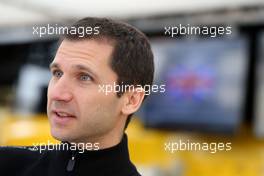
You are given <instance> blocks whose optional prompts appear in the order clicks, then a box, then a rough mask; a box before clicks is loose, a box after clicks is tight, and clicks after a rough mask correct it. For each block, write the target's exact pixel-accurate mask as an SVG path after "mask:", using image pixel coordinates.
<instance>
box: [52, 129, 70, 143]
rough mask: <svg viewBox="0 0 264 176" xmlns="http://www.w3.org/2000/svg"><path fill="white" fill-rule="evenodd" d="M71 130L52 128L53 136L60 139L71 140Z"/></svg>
mask: <svg viewBox="0 0 264 176" xmlns="http://www.w3.org/2000/svg"><path fill="white" fill-rule="evenodd" d="M69 133H70V132H69V131H63V130H58V129H51V136H52V137H53V138H54V139H56V140H58V141H69V140H70V136H69Z"/></svg>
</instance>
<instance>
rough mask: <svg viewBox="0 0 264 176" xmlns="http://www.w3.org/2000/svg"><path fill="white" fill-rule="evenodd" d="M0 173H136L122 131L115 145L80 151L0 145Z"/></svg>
mask: <svg viewBox="0 0 264 176" xmlns="http://www.w3.org/2000/svg"><path fill="white" fill-rule="evenodd" d="M0 173H1V174H0V175H7V176H16V175H19V176H71V175H72V176H84V175H85V176H140V174H139V173H138V172H137V169H136V167H135V166H134V165H133V164H132V163H131V161H130V159H129V153H128V148H127V136H126V135H124V137H123V139H122V141H121V142H120V143H119V144H118V145H116V146H113V147H111V148H107V149H102V150H98V151H85V152H84V153H80V152H78V151H71V150H49V151H48V150H45V151H42V152H40V151H38V150H34V149H33V148H29V147H21V148H18V147H0Z"/></svg>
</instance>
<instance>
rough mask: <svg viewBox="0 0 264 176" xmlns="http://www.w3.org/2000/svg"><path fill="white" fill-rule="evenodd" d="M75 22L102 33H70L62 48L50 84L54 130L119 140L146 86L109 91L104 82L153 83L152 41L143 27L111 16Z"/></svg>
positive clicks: (62, 135)
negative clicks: (130, 24)
mask: <svg viewBox="0 0 264 176" xmlns="http://www.w3.org/2000/svg"><path fill="white" fill-rule="evenodd" d="M72 27H75V28H78V27H84V28H86V27H90V28H97V29H98V30H99V34H85V35H84V36H83V37H80V35H78V34H67V35H66V36H65V38H64V40H63V41H62V43H61V45H60V47H59V49H58V51H57V54H56V57H55V59H54V60H53V62H52V64H51V68H50V69H51V72H52V74H53V76H52V79H51V81H50V83H49V88H48V105H47V113H48V117H49V121H50V124H51V133H52V135H53V136H54V137H55V138H57V139H59V140H65V141H70V142H85V141H86V142H87V141H91V142H99V141H103V140H105V139H107V138H109V139H110V140H111V139H114V138H117V139H118V138H120V137H121V136H122V134H123V130H124V128H126V125H127V124H128V122H129V120H130V117H131V115H132V114H133V113H134V112H135V111H137V110H138V108H139V107H140V105H141V103H142V101H143V99H144V97H145V94H144V91H142V90H140V89H133V91H120V92H115V91H112V92H110V93H108V94H107V95H106V94H105V93H104V92H102V91H99V87H100V86H101V87H103V86H106V85H109V86H113V85H114V83H115V84H118V85H140V86H142V87H144V86H145V85H151V84H152V81H153V74H154V63H153V54H152V51H151V48H150V44H149V42H148V40H147V38H146V37H145V35H144V34H143V33H141V32H140V31H138V30H137V29H135V28H133V27H131V26H129V25H127V24H124V23H120V22H116V21H113V20H110V19H105V18H85V19H82V20H80V21H78V22H77V23H75V24H74V25H73V26H72ZM106 143H107V142H106Z"/></svg>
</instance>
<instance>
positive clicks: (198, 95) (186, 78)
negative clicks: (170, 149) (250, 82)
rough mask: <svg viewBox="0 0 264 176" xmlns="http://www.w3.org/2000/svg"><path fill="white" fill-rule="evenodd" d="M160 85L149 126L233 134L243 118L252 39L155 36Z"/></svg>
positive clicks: (147, 109)
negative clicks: (161, 91) (248, 56)
mask: <svg viewBox="0 0 264 176" xmlns="http://www.w3.org/2000/svg"><path fill="white" fill-rule="evenodd" d="M152 44H153V50H154V53H155V56H156V58H155V62H156V75H155V76H156V77H155V84H157V85H162V84H165V85H166V91H165V92H164V93H152V95H151V96H150V97H149V98H148V99H147V101H146V104H145V106H144V110H143V114H144V115H143V120H144V122H145V125H146V126H149V127H159V128H169V129H185V130H186V129H187V130H188V129H189V130H199V131H206V132H220V133H233V132H235V131H236V130H237V128H238V127H239V124H240V122H241V120H242V118H243V114H242V113H243V108H244V98H245V96H244V94H245V85H246V76H247V63H248V58H247V43H246V40H245V39H244V38H239V39H214V40H212V39H211V40H210V39H193V40H184V39H182V40H164V39H158V40H152Z"/></svg>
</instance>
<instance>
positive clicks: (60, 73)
mask: <svg viewBox="0 0 264 176" xmlns="http://www.w3.org/2000/svg"><path fill="white" fill-rule="evenodd" d="M52 74H53V76H55V77H57V78H60V77H62V75H63V73H62V72H61V71H59V70H54V71H53V72H52Z"/></svg>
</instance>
